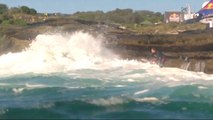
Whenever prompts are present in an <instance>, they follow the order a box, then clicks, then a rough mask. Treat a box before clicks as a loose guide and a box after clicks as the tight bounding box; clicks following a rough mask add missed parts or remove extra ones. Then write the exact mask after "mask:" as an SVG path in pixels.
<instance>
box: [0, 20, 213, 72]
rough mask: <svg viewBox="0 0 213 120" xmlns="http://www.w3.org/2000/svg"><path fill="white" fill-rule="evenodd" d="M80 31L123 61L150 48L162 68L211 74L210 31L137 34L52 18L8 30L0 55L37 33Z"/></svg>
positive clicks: (23, 45)
mask: <svg viewBox="0 0 213 120" xmlns="http://www.w3.org/2000/svg"><path fill="white" fill-rule="evenodd" d="M76 30H84V31H88V32H91V33H92V34H94V35H95V34H100V33H101V34H103V35H104V36H105V37H106V38H107V39H106V41H105V42H104V43H105V46H106V47H107V48H109V49H111V50H112V51H114V52H115V53H116V54H118V55H119V56H120V57H122V58H124V59H137V60H141V59H142V58H145V59H149V57H150V48H151V47H155V48H157V49H158V50H161V51H162V52H163V53H164V54H165V55H166V56H167V61H166V62H165V67H178V68H182V69H187V70H190V71H196V72H205V73H208V74H213V30H193V31H185V32H180V33H179V34H141V33H137V32H135V31H134V32H133V31H131V30H128V29H121V28H119V26H118V25H114V24H106V23H100V22H91V21H81V20H75V19H67V18H63V19H52V20H49V21H45V22H43V23H36V24H32V25H28V26H27V27H16V28H14V27H13V28H8V29H7V32H6V36H4V37H2V38H1V39H4V42H2V45H1V46H0V51H1V53H0V54H4V53H7V52H17V51H21V50H23V49H24V48H26V47H27V46H28V45H29V44H30V43H31V41H32V40H33V39H34V38H35V37H36V36H37V35H38V34H41V33H47V32H57V31H62V32H73V31H76Z"/></svg>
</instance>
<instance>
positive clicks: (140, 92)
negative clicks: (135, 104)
mask: <svg viewBox="0 0 213 120" xmlns="http://www.w3.org/2000/svg"><path fill="white" fill-rule="evenodd" d="M148 91H149V90H148V89H146V90H142V91H138V92H135V93H134V95H139V94H144V93H146V92H148Z"/></svg>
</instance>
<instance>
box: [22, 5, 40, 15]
mask: <svg viewBox="0 0 213 120" xmlns="http://www.w3.org/2000/svg"><path fill="white" fill-rule="evenodd" d="M20 9H21V11H22V12H23V13H26V14H37V11H36V10H35V9H33V8H29V7H27V6H21V8H20Z"/></svg>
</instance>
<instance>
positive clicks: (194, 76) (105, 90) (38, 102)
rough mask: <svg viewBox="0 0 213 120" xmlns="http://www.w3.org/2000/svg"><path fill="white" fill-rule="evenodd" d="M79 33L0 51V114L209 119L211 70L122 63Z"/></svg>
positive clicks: (41, 38)
mask: <svg viewBox="0 0 213 120" xmlns="http://www.w3.org/2000/svg"><path fill="white" fill-rule="evenodd" d="M104 39H106V38H104V37H103V36H101V35H99V36H97V35H96V36H93V35H91V34H89V33H85V32H81V31H79V32H74V33H69V34H68V33H67V34H65V33H52V34H40V35H38V36H37V37H36V38H35V40H33V42H32V44H31V45H30V46H29V47H28V48H26V49H25V50H23V51H22V52H18V53H8V54H5V55H2V56H0V119H4V118H6V119H30V118H31V119H32V118H36V119H39V118H41V119H47V118H49V119H51V118H54V119H142V118H144V119H145V118H149V119H153V118H154V119H155V118H156V119H160V118H161V119H166V118H177V119H187V118H213V114H212V113H213V92H212V91H213V75H208V74H205V73H201V72H200V73H198V72H189V71H185V70H181V69H178V68H160V67H159V66H157V65H154V64H150V63H143V62H140V61H136V60H123V59H121V58H119V57H118V56H117V55H115V54H113V52H111V51H109V50H107V49H106V48H104V47H103V46H102V41H104Z"/></svg>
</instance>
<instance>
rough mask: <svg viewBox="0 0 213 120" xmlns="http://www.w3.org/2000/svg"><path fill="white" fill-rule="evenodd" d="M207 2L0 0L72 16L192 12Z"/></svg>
mask: <svg viewBox="0 0 213 120" xmlns="http://www.w3.org/2000/svg"><path fill="white" fill-rule="evenodd" d="M205 1H208V0H0V3H1V4H6V5H7V6H8V7H9V8H11V7H19V6H23V5H25V6H28V7H30V8H34V9H36V10H37V12H39V13H65V14H73V13H75V12H78V11H81V12H82V11H97V10H101V11H104V12H107V11H111V10H115V9H116V8H119V9H126V8H130V9H133V10H150V11H154V12H161V13H164V12H165V11H180V10H181V7H185V6H186V5H187V4H189V5H190V6H191V8H192V11H193V12H197V11H198V10H200V8H201V6H202V4H203V3H204V2H205Z"/></svg>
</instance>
